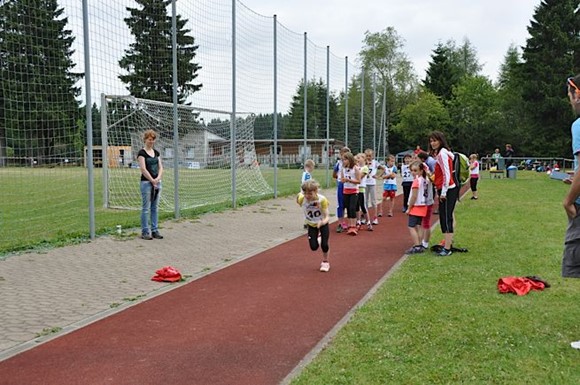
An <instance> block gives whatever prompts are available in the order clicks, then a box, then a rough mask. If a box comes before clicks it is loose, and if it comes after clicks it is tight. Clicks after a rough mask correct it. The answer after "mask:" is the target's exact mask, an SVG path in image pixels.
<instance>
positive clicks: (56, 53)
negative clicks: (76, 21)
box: [0, 0, 83, 164]
mask: <svg viewBox="0 0 580 385" xmlns="http://www.w3.org/2000/svg"><path fill="white" fill-rule="evenodd" d="M63 12H64V9H63V8H58V4H57V0H18V1H6V2H4V3H3V4H2V6H0V20H1V21H2V25H1V27H0V42H1V47H2V49H1V51H0V52H1V54H0V58H1V59H2V60H1V63H2V64H1V65H0V71H1V75H2V76H1V77H0V90H1V91H0V95H3V96H6V95H9V96H10V97H9V98H8V97H1V98H0V114H3V116H0V118H3V119H2V121H0V126H4V130H5V132H4V133H2V134H3V135H0V136H2V137H3V138H6V143H0V146H2V147H4V146H10V147H12V148H13V153H14V156H16V157H30V158H34V159H37V161H38V162H39V164H42V163H45V162H52V161H57V160H58V159H56V157H65V156H71V155H72V154H74V153H75V152H76V155H79V154H80V151H82V149H80V148H78V127H77V125H76V118H77V116H78V111H79V108H78V107H79V105H78V102H77V100H76V97H77V96H78V95H79V94H80V88H79V87H76V86H75V83H76V82H77V81H78V80H79V79H81V78H82V76H83V75H82V74H79V73H74V72H73V71H72V70H73V68H74V66H75V64H74V63H73V61H72V59H71V57H72V54H73V51H72V50H71V45H72V44H73V42H74V37H73V36H72V32H71V31H70V30H67V29H66V25H67V23H68V20H67V19H66V18H64V17H63Z"/></svg>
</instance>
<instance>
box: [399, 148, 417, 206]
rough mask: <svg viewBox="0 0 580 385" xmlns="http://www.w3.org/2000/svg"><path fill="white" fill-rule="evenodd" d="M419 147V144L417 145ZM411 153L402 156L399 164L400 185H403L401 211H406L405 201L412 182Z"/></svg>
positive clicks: (406, 201) (407, 199)
mask: <svg viewBox="0 0 580 385" xmlns="http://www.w3.org/2000/svg"><path fill="white" fill-rule="evenodd" d="M417 147H419V146H417ZM411 160H412V158H411V155H410V154H407V155H405V156H404V157H403V163H402V164H401V177H402V182H401V185H402V186H403V212H404V213H406V212H407V209H408V206H407V203H408V202H409V196H410V194H411V185H412V184H413V179H414V178H413V174H411V167H410V164H411Z"/></svg>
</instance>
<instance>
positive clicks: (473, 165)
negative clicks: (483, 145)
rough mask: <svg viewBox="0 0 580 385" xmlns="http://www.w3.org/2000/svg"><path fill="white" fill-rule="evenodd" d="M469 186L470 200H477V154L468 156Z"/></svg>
mask: <svg viewBox="0 0 580 385" xmlns="http://www.w3.org/2000/svg"><path fill="white" fill-rule="evenodd" d="M469 176H470V178H469V186H470V187H471V195H472V196H471V199H473V200H476V199H477V182H478V181H479V161H478V160H477V154H471V155H469Z"/></svg>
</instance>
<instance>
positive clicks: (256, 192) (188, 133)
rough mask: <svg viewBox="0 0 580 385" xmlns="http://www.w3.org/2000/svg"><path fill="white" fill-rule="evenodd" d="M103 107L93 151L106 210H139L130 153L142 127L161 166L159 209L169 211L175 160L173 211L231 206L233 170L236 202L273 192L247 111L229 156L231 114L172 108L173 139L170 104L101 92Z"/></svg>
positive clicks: (135, 151) (137, 173)
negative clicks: (151, 135) (150, 137)
mask: <svg viewBox="0 0 580 385" xmlns="http://www.w3.org/2000/svg"><path fill="white" fill-rule="evenodd" d="M102 105H103V106H104V108H102V110H101V114H102V116H101V120H102V122H101V123H102V127H105V129H103V131H102V147H99V146H95V148H94V155H93V163H94V164H95V166H96V167H100V166H102V167H103V178H104V180H103V190H104V191H103V195H104V205H105V207H110V208H123V209H140V208H141V195H140V192H139V180H140V176H141V172H140V170H139V164H138V162H137V154H138V152H139V150H140V149H141V148H143V133H144V132H145V131H146V130H148V129H153V130H155V131H156V132H157V140H156V142H155V149H156V150H157V151H159V153H160V154H161V159H162V163H163V168H164V173H163V180H162V193H161V197H160V202H159V209H160V210H163V211H173V210H174V209H175V201H174V197H175V186H176V183H175V179H174V176H175V171H174V166H175V157H177V165H178V168H179V171H178V173H177V175H178V178H179V179H178V183H177V186H178V189H179V191H178V198H179V208H180V209H188V208H193V207H198V206H203V205H211V204H216V203H223V202H228V201H230V202H231V200H232V186H233V185H234V184H233V183H232V167H235V169H236V170H235V171H236V173H235V175H236V180H235V188H236V190H235V196H236V198H237V199H244V198H249V197H256V196H262V195H266V194H270V193H272V188H271V187H270V186H269V185H268V183H267V182H266V180H265V179H264V177H263V176H262V173H261V172H260V167H259V164H258V162H257V160H256V150H255V147H254V119H255V116H254V115H253V114H250V113H238V114H237V119H236V135H235V138H234V143H235V146H234V148H235V150H234V151H235V157H232V146H231V127H230V122H231V116H232V114H231V113H230V112H227V111H218V110H209V109H203V108H196V107H192V106H185V105H179V106H178V111H177V116H178V119H177V120H178V125H177V126H178V128H177V131H178V138H177V141H175V140H174V138H175V136H174V124H173V120H174V118H173V115H174V111H173V104H171V103H164V102H157V101H153V100H146V99H138V98H134V97H131V96H106V95H103V96H102ZM175 143H177V146H176V145H175ZM232 158H234V159H235V161H234V162H232Z"/></svg>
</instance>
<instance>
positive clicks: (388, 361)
mask: <svg viewBox="0 0 580 385" xmlns="http://www.w3.org/2000/svg"><path fill="white" fill-rule="evenodd" d="M567 189H568V187H567V186H566V185H564V184H563V183H562V182H559V181H555V180H550V179H549V178H548V177H547V176H546V175H545V174H542V173H535V172H533V171H527V172H526V171H518V174H517V179H515V180H514V179H496V180H490V179H488V177H487V175H485V174H484V176H483V178H482V180H481V182H480V189H479V190H480V199H479V200H478V201H472V200H470V199H463V200H462V202H461V203H460V204H459V205H458V208H457V210H456V219H457V222H458V225H457V231H456V238H455V244H456V246H458V247H466V248H468V249H469V252H468V253H464V254H460V253H455V254H454V255H452V256H450V257H446V258H441V257H434V256H432V255H430V254H429V255H427V254H425V255H421V254H420V255H414V256H411V257H409V258H408V259H407V260H406V261H405V262H404V263H403V264H402V265H401V266H400V267H399V269H398V270H396V271H395V272H394V273H393V274H392V275H391V276H390V278H389V279H388V280H387V281H386V282H385V283H384V285H382V286H381V288H380V289H379V290H378V292H377V293H376V294H375V295H374V296H373V298H372V299H371V300H370V301H369V302H367V303H366V304H365V305H364V306H363V307H362V308H360V309H359V310H358V311H357V312H356V313H355V315H354V316H353V318H352V320H351V321H350V322H349V323H348V324H347V325H346V326H345V327H344V328H343V329H342V330H341V331H340V332H339V333H338V335H337V336H336V337H335V338H334V339H333V341H332V342H331V343H330V344H329V346H327V347H326V348H325V349H324V350H323V352H322V353H321V354H320V355H319V356H318V357H317V358H316V359H315V360H314V361H313V362H312V363H311V364H310V365H309V366H308V367H307V368H306V369H305V370H304V371H303V373H302V374H301V375H300V376H299V377H298V378H297V379H295V380H294V381H293V382H292V384H293V385H298V384H304V385H331V384H345V385H346V384H349V385H351V384H357V385H369V384H377V385H379V384H562V385H564V384H578V383H580V371H578V360H579V359H580V351H578V350H575V349H572V348H571V347H570V342H572V341H577V340H580V326H579V319H580V310H579V307H578V304H577V302H578V297H579V296H580V280H576V279H563V278H561V277H560V269H561V255H562V248H563V238H564V232H565V227H566V217H565V214H564V211H563V209H562V206H561V202H562V199H563V197H564V195H565V193H566V191H567ZM469 196H470V193H468V195H467V198H468V197H469ZM433 239H434V240H436V241H438V240H440V239H441V234H440V232H439V231H437V232H436V233H435V234H434V236H433ZM511 275H514V276H528V275H538V276H540V277H542V278H543V279H545V280H547V281H548V282H549V283H550V284H551V285H552V287H551V288H549V289H547V290H545V291H541V292H531V293H529V294H528V295H526V296H522V297H518V296H515V295H512V294H499V293H498V290H497V281H498V279H499V278H501V277H504V276H511ZM329 295H332V293H330V294H329Z"/></svg>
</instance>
